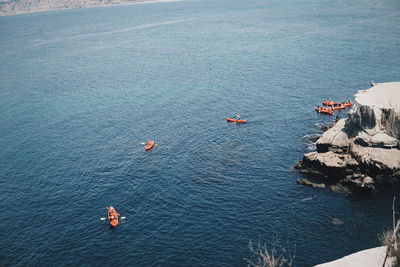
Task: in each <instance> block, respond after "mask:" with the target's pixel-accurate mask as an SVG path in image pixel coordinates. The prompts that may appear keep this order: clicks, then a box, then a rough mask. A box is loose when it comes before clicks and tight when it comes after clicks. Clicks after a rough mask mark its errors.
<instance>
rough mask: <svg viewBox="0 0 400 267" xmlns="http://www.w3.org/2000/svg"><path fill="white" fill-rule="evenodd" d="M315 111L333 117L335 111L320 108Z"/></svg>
mask: <svg viewBox="0 0 400 267" xmlns="http://www.w3.org/2000/svg"><path fill="white" fill-rule="evenodd" d="M315 111H317V112H319V113H324V114H329V115H333V110H332V108H324V107H319V108H315Z"/></svg>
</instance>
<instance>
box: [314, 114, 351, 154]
mask: <svg viewBox="0 0 400 267" xmlns="http://www.w3.org/2000/svg"><path fill="white" fill-rule="evenodd" d="M346 120H347V119H341V120H339V121H338V122H337V123H336V124H335V125H334V126H333V127H331V128H330V129H328V130H327V131H326V132H325V133H324V134H323V135H322V136H321V137H320V138H319V139H318V141H317V151H318V152H320V153H323V152H327V151H328V150H329V151H338V150H344V149H347V148H348V147H349V146H350V144H351V142H352V139H350V138H349V137H348V135H347V133H346V132H345V124H346Z"/></svg>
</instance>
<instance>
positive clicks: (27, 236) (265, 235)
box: [0, 0, 400, 266]
mask: <svg viewBox="0 0 400 267" xmlns="http://www.w3.org/2000/svg"><path fill="white" fill-rule="evenodd" d="M399 22H400V2H399V1H397V0H355V1H342V0H318V1H317V0H266V1H261V0H254V1H239V0H221V1H211V0H198V1H195V0H192V1H182V2H170V3H154V4H140V5H127V6H113V7H101V8H91V9H79V10H63V11H52V12H41V13H32V14H25V15H16V16H7V17H1V18H0V51H1V52H0V184H1V187H0V206H1V207H2V212H1V215H0V218H1V220H0V226H1V228H2V229H3V234H2V238H1V240H0V259H2V262H1V264H0V265H2V266H27V265H29V266H39V265H43V266H78V265H79V266H113V265H120V266H129V265H133V266H245V265H246V264H247V262H246V260H245V259H246V258H250V257H251V252H250V251H249V249H248V244H249V241H252V242H253V244H257V243H260V244H265V245H266V247H267V248H271V247H272V245H271V241H272V240H273V238H274V237H275V238H277V239H279V241H280V244H281V245H283V246H285V247H288V248H290V249H292V250H295V255H296V256H295V264H294V265H295V266H311V265H313V264H317V263H321V262H325V261H329V260H333V259H336V258H338V257H342V256H344V255H346V254H349V253H353V252H355V251H358V250H361V249H366V248H370V247H374V246H378V245H379V240H378V234H379V233H380V232H382V231H383V230H384V229H386V228H388V227H390V224H391V214H392V213H391V208H392V198H393V196H394V195H398V193H399V189H398V187H389V188H381V189H380V193H379V194H378V195H377V196H375V197H360V196H346V195H343V194H338V193H334V192H331V191H329V190H328V189H314V188H308V187H304V186H300V185H297V184H296V182H295V181H296V179H298V178H301V177H304V176H302V175H300V174H298V173H297V172H295V171H294V170H293V169H292V166H293V165H294V164H295V163H296V161H298V160H300V159H301V158H302V155H303V154H304V153H305V152H308V151H310V148H309V147H308V146H307V145H305V144H304V143H303V142H302V137H303V136H304V135H306V134H314V133H318V130H317V129H316V126H315V124H316V123H327V122H330V121H331V120H332V117H328V116H321V115H318V114H316V113H315V111H314V110H313V107H314V106H315V105H316V104H317V103H319V102H320V101H321V100H323V99H326V98H328V97H332V98H334V99H338V100H342V99H348V98H351V97H353V95H354V94H355V93H356V92H357V90H360V89H366V88H368V86H369V81H370V80H375V81H376V82H386V81H398V80H399V79H400V64H399V62H400V27H399ZM234 114H240V115H241V116H242V118H244V119H247V120H248V121H249V123H247V124H242V125H236V124H232V123H227V122H225V118H226V117H229V116H233V115H234ZM340 116H341V117H345V116H346V113H345V112H342V113H341V114H340ZM148 139H154V140H156V142H157V143H158V146H157V147H155V148H154V149H153V150H152V151H148V152H146V151H144V149H143V142H145V141H146V140H148ZM311 149H312V148H311ZM108 205H113V206H114V207H116V208H117V210H118V211H119V212H120V213H121V214H122V215H123V216H126V217H127V219H126V220H125V221H124V222H123V223H122V224H121V225H120V226H118V227H117V228H115V229H111V228H110V227H109V226H108V225H107V223H105V222H104V221H101V220H100V219H99V218H100V217H104V216H105V213H106V210H105V209H104V207H106V206H108ZM334 218H338V219H340V220H342V221H343V222H344V223H343V224H340V225H335V224H333V223H332V220H333V219H334Z"/></svg>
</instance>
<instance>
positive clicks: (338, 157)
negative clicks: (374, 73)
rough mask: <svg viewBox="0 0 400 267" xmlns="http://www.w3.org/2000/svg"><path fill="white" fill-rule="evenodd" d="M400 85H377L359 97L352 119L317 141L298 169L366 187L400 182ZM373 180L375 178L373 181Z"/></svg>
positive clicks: (356, 100) (355, 103)
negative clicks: (384, 182) (389, 181)
mask: <svg viewBox="0 0 400 267" xmlns="http://www.w3.org/2000/svg"><path fill="white" fill-rule="evenodd" d="M399 144H400V82H391V83H380V84H375V85H374V86H373V87H371V88H370V89H368V90H362V91H359V92H358V93H357V94H356V96H355V101H354V105H353V107H352V109H351V110H350V111H349V113H348V117H347V118H345V119H342V120H339V121H338V122H337V123H336V124H335V125H334V126H333V127H332V128H330V129H329V130H327V131H326V132H325V133H324V134H323V135H322V136H321V138H320V139H319V140H318V141H317V144H316V145H317V151H316V152H311V153H307V154H305V155H304V157H303V160H302V161H300V162H299V164H298V165H297V167H298V168H299V169H301V170H302V171H304V172H313V173H319V174H321V175H323V176H324V177H331V178H334V179H337V180H340V179H343V178H346V179H347V182H354V183H356V184H359V185H360V186H363V187H364V186H365V185H366V183H365V182H364V179H365V178H367V181H368V182H369V183H374V182H375V181H377V182H381V181H387V180H388V179H391V180H392V181H393V180H397V181H400V146H399ZM371 178H372V179H371Z"/></svg>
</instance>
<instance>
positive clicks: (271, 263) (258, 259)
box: [245, 237, 295, 267]
mask: <svg viewBox="0 0 400 267" xmlns="http://www.w3.org/2000/svg"><path fill="white" fill-rule="evenodd" d="M249 249H250V252H251V258H250V259H245V260H246V261H247V262H248V266H254V267H291V266H292V264H293V261H294V258H295V253H293V254H292V252H291V251H290V250H287V249H285V248H284V247H282V246H280V245H279V242H278V241H277V239H276V237H274V238H273V241H272V248H271V249H270V250H268V249H267V248H266V246H265V245H264V246H261V244H260V243H259V244H258V245H257V246H256V247H254V246H253V244H252V242H251V241H250V242H249Z"/></svg>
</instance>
